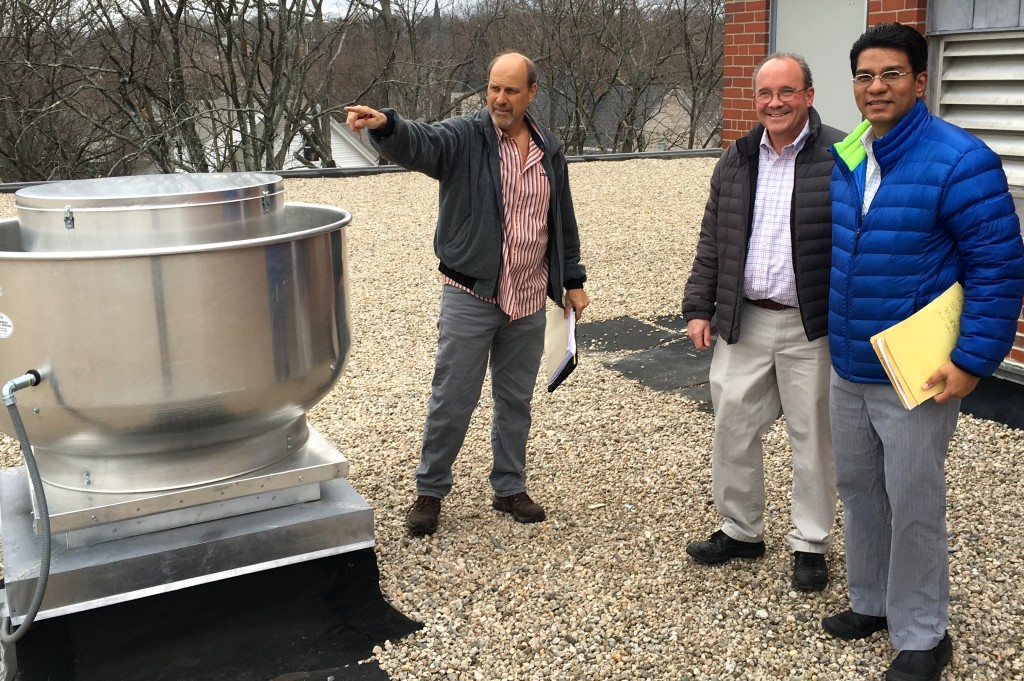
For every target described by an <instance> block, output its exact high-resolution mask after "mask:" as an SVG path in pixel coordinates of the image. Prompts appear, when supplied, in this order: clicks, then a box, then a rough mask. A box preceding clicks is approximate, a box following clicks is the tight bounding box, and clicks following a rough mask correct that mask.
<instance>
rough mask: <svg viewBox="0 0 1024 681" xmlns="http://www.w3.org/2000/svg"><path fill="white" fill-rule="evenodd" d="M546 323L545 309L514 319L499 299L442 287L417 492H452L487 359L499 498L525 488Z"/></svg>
mask: <svg viewBox="0 0 1024 681" xmlns="http://www.w3.org/2000/svg"><path fill="white" fill-rule="evenodd" d="M544 324H545V314H544V309H543V308H541V309H540V310H539V311H538V312H535V313H534V314H532V315H529V316H528V317H523V318H522V319H517V320H515V321H513V322H510V321H509V320H508V317H507V316H506V315H505V313H504V312H502V311H501V309H500V308H499V307H498V306H497V305H494V304H493V303H486V302H484V301H482V300H480V299H479V298H477V297H475V296H473V295H472V294H470V293H467V292H466V291H463V290H462V289H460V288H458V287H455V286H450V285H445V286H444V287H443V289H442V291H441V314H440V317H439V318H438V321H437V358H436V359H435V362H434V379H433V381H432V383H431V386H430V390H431V392H430V400H429V402H428V403H427V423H426V426H425V427H424V429H423V447H422V449H421V451H420V464H419V466H418V467H417V468H416V493H417V494H420V495H426V496H432V497H439V498H443V497H444V496H446V495H447V494H448V492H450V491H451V489H452V464H454V463H455V457H456V456H458V453H459V450H460V449H462V443H463V442H464V441H465V439H466V431H467V430H468V429H469V421H470V418H471V417H472V415H473V410H474V409H475V408H476V405H477V402H478V401H479V399H480V391H481V390H482V389H483V384H484V376H485V375H486V373H487V365H488V358H489V359H490V367H491V393H492V395H493V397H494V419H493V422H492V425H491V452H492V454H493V458H494V461H493V464H492V468H491V474H490V482H491V487H492V488H493V489H494V492H495V494H497V495H498V496H509V495H512V494H517V493H519V492H524V491H526V440H527V438H528V437H529V435H530V401H531V399H532V398H533V388H534V386H535V385H536V383H537V372H538V371H539V370H540V359H541V355H542V354H543V351H544Z"/></svg>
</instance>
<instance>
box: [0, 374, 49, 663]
mask: <svg viewBox="0 0 1024 681" xmlns="http://www.w3.org/2000/svg"><path fill="white" fill-rule="evenodd" d="M40 380H41V379H40V377H39V373H38V372H37V371H29V372H27V373H25V374H24V375H23V376H19V377H18V378H15V379H13V380H11V381H8V382H7V383H6V384H5V385H4V387H3V392H2V395H3V400H4V404H5V405H6V406H7V411H8V413H9V414H10V416H11V422H12V423H13V424H14V430H15V432H16V433H17V434H18V442H19V443H21V453H22V454H23V455H24V457H25V466H26V468H28V476H29V479H30V480H31V481H32V490H33V492H35V497H36V507H37V509H38V516H37V517H36V520H37V521H38V522H39V539H40V542H41V544H42V546H41V547H40V556H39V578H38V579H37V580H36V591H35V593H34V594H33V596H32V603H31V604H30V605H29V608H28V613H27V614H26V615H25V619H24V620H22V622H21V626H19V627H18V630H17V631H11V618H10V617H4V618H3V619H2V620H0V639H2V640H3V641H4V642H5V643H14V642H16V641H18V640H19V639H20V638H21V637H22V636H24V635H25V632H27V631H28V628H29V626H30V625H31V624H32V621H33V620H34V619H35V618H36V615H37V614H39V608H40V607H41V606H42V604H43V594H45V593H46V582H47V580H48V579H49V578H50V550H51V545H50V510H49V508H47V506H46V495H45V494H44V493H43V479H42V478H41V477H40V476H39V467H38V466H37V465H36V458H35V457H34V456H33V455H32V444H31V443H30V442H29V441H28V433H27V432H25V424H23V423H22V422H21V414H19V413H18V405H17V403H16V400H15V399H14V393H15V391H17V390H21V389H22V388H28V387H31V386H34V385H39V381H40Z"/></svg>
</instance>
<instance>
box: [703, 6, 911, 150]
mask: <svg viewBox="0 0 1024 681" xmlns="http://www.w3.org/2000/svg"><path fill="white" fill-rule="evenodd" d="M927 4H928V0H868V25H869V26H874V25H875V24H882V23H886V22H889V21H899V22H900V23H903V24H907V25H908V26H913V27H914V28H916V29H917V30H919V31H921V33H924V30H925V8H926V7H927ZM770 18H771V0H726V1H725V52H724V55H723V56H724V58H725V67H724V71H723V83H722V146H729V144H730V143H731V142H732V141H733V140H736V139H739V138H740V137H742V136H743V135H744V134H746V133H747V131H749V130H750V129H751V128H752V127H754V124H755V123H757V115H756V113H755V112H754V102H753V100H752V99H751V94H752V91H753V81H752V78H753V77H754V68H755V67H756V66H757V65H758V64H760V63H761V60H762V59H764V58H765V57H766V56H768V31H769V29H770V26H769V22H770Z"/></svg>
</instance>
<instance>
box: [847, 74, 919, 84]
mask: <svg viewBox="0 0 1024 681" xmlns="http://www.w3.org/2000/svg"><path fill="white" fill-rule="evenodd" d="M908 73H910V71H882V72H881V73H879V74H878V75H877V76H872V75H871V74H870V73H858V74H857V75H856V76H854V77H853V84H854V85H859V86H860V87H867V86H869V85H871V84H872V83H873V82H875V78H877V79H878V80H880V81H882V82H883V83H895V82H896V81H897V80H899V79H900V78H902V77H903V76H905V75H907V74H908Z"/></svg>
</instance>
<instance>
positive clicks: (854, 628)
mask: <svg viewBox="0 0 1024 681" xmlns="http://www.w3.org/2000/svg"><path fill="white" fill-rule="evenodd" d="M821 627H822V629H824V630H825V631H827V632H828V633H830V634H832V635H833V636H835V637H836V638H841V639H843V640H844V641H853V640H856V639H858V638H867V637H868V636H870V635H871V634H873V633H875V632H876V631H881V630H883V629H888V628H889V621H888V620H887V619H885V618H884V617H877V616H875V615H861V614H860V613H856V612H854V611H853V610H845V611H843V612H841V613H839V614H838V615H832V616H831V617H826V618H825V619H823V620H821Z"/></svg>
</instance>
